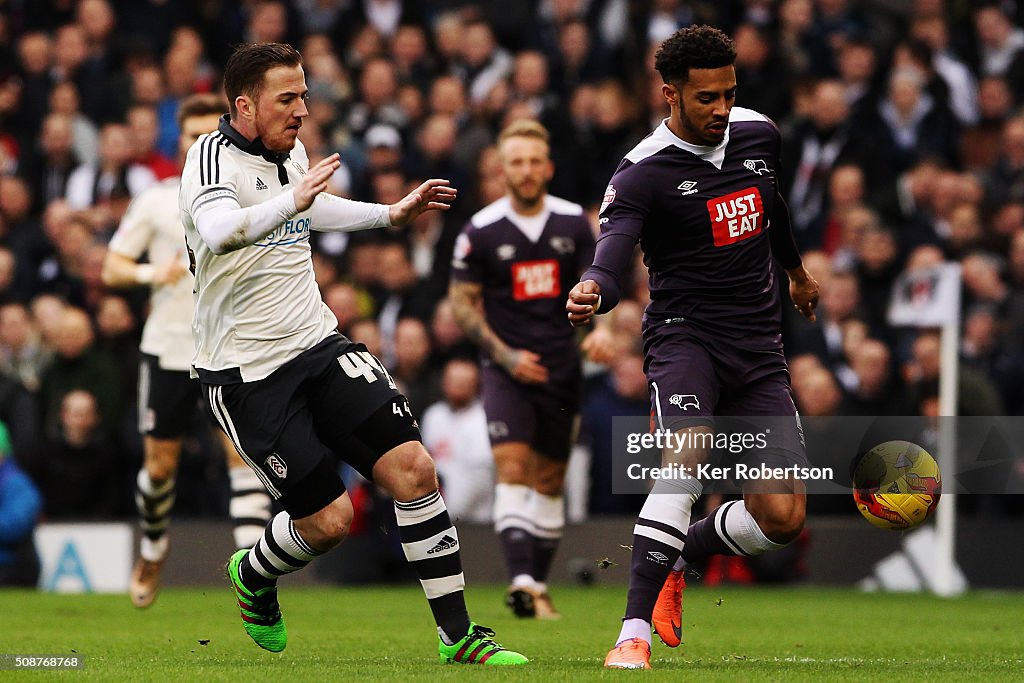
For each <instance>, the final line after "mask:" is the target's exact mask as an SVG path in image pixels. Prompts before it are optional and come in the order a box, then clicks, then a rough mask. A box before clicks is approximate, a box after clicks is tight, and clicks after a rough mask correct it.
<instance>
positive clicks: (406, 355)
mask: <svg viewBox="0 0 1024 683" xmlns="http://www.w3.org/2000/svg"><path fill="white" fill-rule="evenodd" d="M430 352H431V348H430V334H429V333H428V332H427V326H426V325H425V324H424V323H423V321H422V320H419V319H418V318H403V319H401V320H399V321H398V325H397V327H396V328H395V350H394V353H395V358H394V362H393V363H391V364H390V365H389V367H390V368H392V370H391V376H392V377H394V379H395V383H396V384H398V388H399V391H401V392H402V393H403V394H405V397H406V398H408V399H409V405H410V406H411V407H412V411H413V414H414V415H422V414H423V411H424V410H425V409H426V408H427V406H429V405H431V404H433V403H434V402H435V401H438V400H439V399H440V398H441V386H440V385H441V382H440V378H439V376H438V372H437V371H436V370H435V369H434V368H433V367H432V366H431V365H430V363H428V361H429V360H430Z"/></svg>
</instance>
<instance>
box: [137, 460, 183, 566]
mask: <svg viewBox="0 0 1024 683" xmlns="http://www.w3.org/2000/svg"><path fill="white" fill-rule="evenodd" d="M172 507H174V477H170V478H169V479H167V480H165V481H164V482H162V483H161V484H159V485H157V484H155V483H153V479H152V478H151V477H150V476H149V472H147V471H146V468H145V467H143V468H142V469H141V470H139V476H138V477H136V479H135V508H136V510H138V513H139V526H140V527H141V528H142V542H141V543H140V546H139V554H140V555H142V557H143V559H145V560H148V561H150V562H159V561H161V560H163V559H164V558H165V557H167V549H168V543H167V525H168V524H170V523H171V508H172Z"/></svg>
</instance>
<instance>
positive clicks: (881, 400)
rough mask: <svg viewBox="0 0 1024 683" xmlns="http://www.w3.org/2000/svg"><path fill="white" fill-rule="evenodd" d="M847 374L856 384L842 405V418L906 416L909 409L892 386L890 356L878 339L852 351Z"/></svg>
mask: <svg viewBox="0 0 1024 683" xmlns="http://www.w3.org/2000/svg"><path fill="white" fill-rule="evenodd" d="M851 353H852V355H851V357H850V370H852V372H853V376H854V378H855V380H856V384H855V385H854V386H853V387H850V389H849V391H848V393H847V396H846V400H845V401H844V402H843V405H842V410H841V413H842V414H843V415H865V416H868V415H907V414H909V411H910V406H908V405H906V404H905V403H904V401H903V400H902V395H903V394H902V392H901V391H900V387H898V386H896V385H895V376H894V374H893V371H892V354H891V353H890V351H889V347H888V346H886V345H885V344H884V343H882V342H880V341H878V340H877V339H865V340H864V341H862V342H861V343H860V344H858V345H857V346H856V347H854V348H852V349H851Z"/></svg>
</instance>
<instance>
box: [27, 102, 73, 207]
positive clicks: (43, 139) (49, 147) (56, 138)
mask: <svg viewBox="0 0 1024 683" xmlns="http://www.w3.org/2000/svg"><path fill="white" fill-rule="evenodd" d="M73 143H74V132H73V119H72V118H71V117H70V116H67V115H66V114H57V113H52V114H49V115H47V116H46V117H45V118H44V119H43V120H42V127H41V128H40V131H39V141H38V147H39V149H38V153H36V154H29V155H27V157H26V160H25V163H24V164H23V165H22V170H21V171H20V173H21V176H22V177H23V178H25V179H26V180H27V181H28V183H29V187H30V188H31V191H32V196H33V199H34V203H33V205H32V209H33V211H35V212H37V213H39V212H41V211H42V210H43V209H44V208H45V207H46V206H48V205H49V204H50V202H52V201H53V200H54V199H60V198H63V197H64V195H65V194H66V192H67V185H68V178H69V177H70V176H71V172H72V171H73V170H74V169H75V168H76V167H77V166H78V164H79V159H78V156H77V155H76V154H75V150H74V146H73Z"/></svg>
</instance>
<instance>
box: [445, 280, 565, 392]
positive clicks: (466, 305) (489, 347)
mask: <svg viewBox="0 0 1024 683" xmlns="http://www.w3.org/2000/svg"><path fill="white" fill-rule="evenodd" d="M482 293H483V286H482V285H480V284H479V283H476V282H453V283H452V284H451V287H450V288H449V289H448V300H449V301H451V304H452V315H453V316H455V321H456V322H457V323H458V324H459V327H461V328H462V331H463V332H464V333H465V334H466V337H467V338H468V339H469V340H470V341H472V342H473V343H474V344H476V345H477V346H479V347H480V348H481V349H483V350H484V353H486V354H487V355H488V356H490V357H491V359H492V360H493V361H494V362H495V363H497V364H498V365H500V366H501V367H503V368H505V371H506V372H508V374H510V375H511V376H512V378H513V379H516V380H518V381H520V382H524V383H526V384H543V383H544V382H547V381H548V369H547V368H546V367H544V366H543V365H541V363H540V356H538V355H537V354H535V353H532V352H530V351H527V350H525V349H513V348H511V347H510V346H509V345H508V344H506V343H505V342H503V341H502V340H501V338H500V337H498V335H497V334H495V333H494V330H492V329H491V326H490V325H488V324H487V320H486V319H485V318H484V313H483V298H482Z"/></svg>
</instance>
